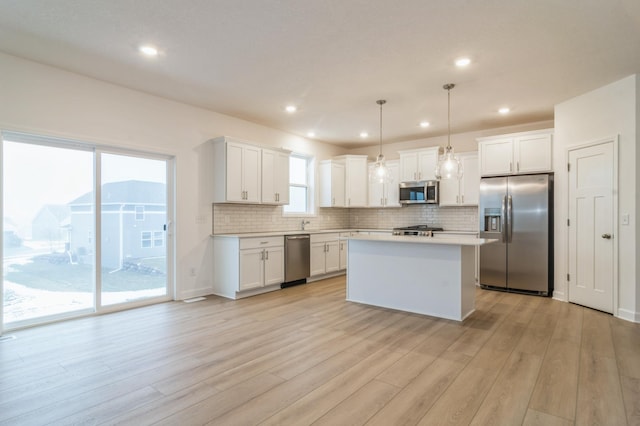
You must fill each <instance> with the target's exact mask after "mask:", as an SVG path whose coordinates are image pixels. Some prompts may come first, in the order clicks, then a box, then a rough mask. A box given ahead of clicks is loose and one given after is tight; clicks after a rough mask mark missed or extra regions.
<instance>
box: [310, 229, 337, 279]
mask: <svg viewBox="0 0 640 426" xmlns="http://www.w3.org/2000/svg"><path fill="white" fill-rule="evenodd" d="M339 240H340V234H338V233H328V234H311V241H310V244H311V259H310V261H311V262H310V263H311V272H310V274H311V276H312V277H313V276H315V275H322V274H328V273H330V272H336V271H339V270H340V241H339Z"/></svg>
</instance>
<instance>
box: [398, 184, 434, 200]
mask: <svg viewBox="0 0 640 426" xmlns="http://www.w3.org/2000/svg"><path fill="white" fill-rule="evenodd" d="M400 204H438V181H437V180H420V181H413V182H400Z"/></svg>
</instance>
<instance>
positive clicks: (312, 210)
mask: <svg viewBox="0 0 640 426" xmlns="http://www.w3.org/2000/svg"><path fill="white" fill-rule="evenodd" d="M289 155H290V157H295V158H301V159H304V160H306V168H307V184H306V185H302V184H299V183H291V180H290V181H289V191H291V188H292V187H294V188H306V189H307V206H306V210H305V211H304V212H288V211H286V207H287V206H283V207H282V216H283V217H315V216H316V202H315V199H316V192H317V191H316V185H315V182H316V179H315V173H316V167H315V164H316V158H315V156H313V155H311V154H305V153H300V152H292V153H291V154H289ZM289 201H291V196H289Z"/></svg>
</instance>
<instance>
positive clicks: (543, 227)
mask: <svg viewBox="0 0 640 426" xmlns="http://www.w3.org/2000/svg"><path fill="white" fill-rule="evenodd" d="M478 217H479V219H480V237H481V238H495V239H498V240H499V241H498V242H495V243H492V244H486V245H483V246H480V286H481V287H483V288H491V289H500V290H507V291H516V292H526V293H533V294H539V295H543V296H547V295H551V293H552V291H553V175H552V174H536V175H518V176H503V177H487V178H482V179H481V180H480V202H479V207H478Z"/></svg>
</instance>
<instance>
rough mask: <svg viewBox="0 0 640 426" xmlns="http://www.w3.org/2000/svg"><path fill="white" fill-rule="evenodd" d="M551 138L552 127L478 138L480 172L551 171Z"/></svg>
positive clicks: (491, 173) (493, 174)
mask: <svg viewBox="0 0 640 426" xmlns="http://www.w3.org/2000/svg"><path fill="white" fill-rule="evenodd" d="M552 139H553V129H545V130H538V131H534V132H524V133H513V134H509V135H500V136H492V137H486V138H479V139H478V152H479V157H480V175H481V176H497V175H512V174H526V173H541V172H551V171H553V163H552V156H551V153H552Z"/></svg>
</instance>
